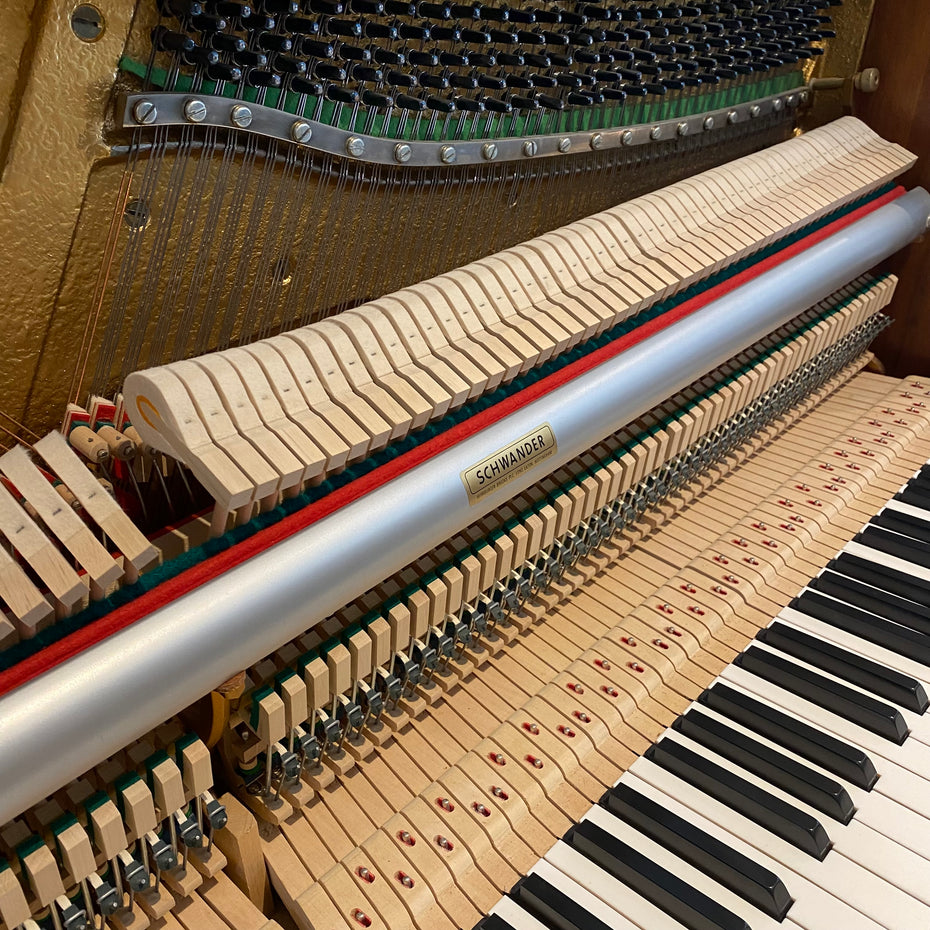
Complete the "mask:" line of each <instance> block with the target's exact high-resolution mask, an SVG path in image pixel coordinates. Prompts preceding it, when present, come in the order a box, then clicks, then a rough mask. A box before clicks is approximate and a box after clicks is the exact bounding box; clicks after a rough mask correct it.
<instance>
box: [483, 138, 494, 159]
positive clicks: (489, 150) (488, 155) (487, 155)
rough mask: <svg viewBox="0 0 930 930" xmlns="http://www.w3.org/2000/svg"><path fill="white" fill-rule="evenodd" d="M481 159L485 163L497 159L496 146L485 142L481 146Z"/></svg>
mask: <svg viewBox="0 0 930 930" xmlns="http://www.w3.org/2000/svg"><path fill="white" fill-rule="evenodd" d="M481 157H482V158H483V159H484V160H485V161H494V159H495V158H497V145H495V143H493V142H485V143H484V145H482V146H481Z"/></svg>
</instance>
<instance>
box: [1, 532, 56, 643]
mask: <svg viewBox="0 0 930 930" xmlns="http://www.w3.org/2000/svg"><path fill="white" fill-rule="evenodd" d="M0 602H2V603H3V604H5V605H6V607H7V609H8V610H9V612H10V619H9V620H8V619H7V618H6V617H0V648H3V649H5V648H7V647H8V646H11V645H13V644H14V643H15V642H17V641H18V640H19V639H20V638H22V639H31V638H32V637H33V636H35V635H36V633H38V632H39V631H40V630H43V629H45V628H46V627H47V626H49V625H50V624H51V623H52V622H54V619H55V609H54V608H53V607H52V605H51V604H49V602H48V601H47V600H46V599H45V598H44V597H43V596H42V594H41V593H40V592H39V589H38V588H37V587H36V586H35V585H34V584H33V583H32V581H30V579H29V577H28V576H27V575H26V573H25V572H24V571H23V570H22V568H20V567H19V565H17V564H16V562H14V561H13V559H12V557H11V556H10V554H9V553H8V552H7V551H6V549H5V548H2V547H0Z"/></svg>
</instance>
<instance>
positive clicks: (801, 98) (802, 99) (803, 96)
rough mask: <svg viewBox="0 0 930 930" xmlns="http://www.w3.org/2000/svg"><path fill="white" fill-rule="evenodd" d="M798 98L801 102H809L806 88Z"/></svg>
mask: <svg viewBox="0 0 930 930" xmlns="http://www.w3.org/2000/svg"><path fill="white" fill-rule="evenodd" d="M798 100H799V101H800V102H801V103H807V91H806V90H802V91H801V93H800V94H799V95H798Z"/></svg>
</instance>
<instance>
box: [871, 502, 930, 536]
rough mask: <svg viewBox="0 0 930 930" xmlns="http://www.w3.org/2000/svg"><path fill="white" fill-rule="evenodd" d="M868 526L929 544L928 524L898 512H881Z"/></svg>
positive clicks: (929, 532) (929, 527)
mask: <svg viewBox="0 0 930 930" xmlns="http://www.w3.org/2000/svg"><path fill="white" fill-rule="evenodd" d="M869 526H877V527H880V528H881V529H883V530H888V531H889V532H892V533H900V534H901V535H902V536H911V537H913V538H914V539H919V540H920V541H921V542H923V543H928V544H930V523H928V522H927V520H924V519H921V518H920V517H915V516H912V515H911V514H909V513H901V512H900V511H899V510H883V511H882V512H881V513H879V514H876V515H875V516H874V517H872V519H871V520H869Z"/></svg>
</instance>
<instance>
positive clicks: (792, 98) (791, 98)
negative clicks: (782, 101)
mask: <svg viewBox="0 0 930 930" xmlns="http://www.w3.org/2000/svg"><path fill="white" fill-rule="evenodd" d="M797 105H798V96H797V94H789V95H788V106H789V107H796V106H797Z"/></svg>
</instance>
